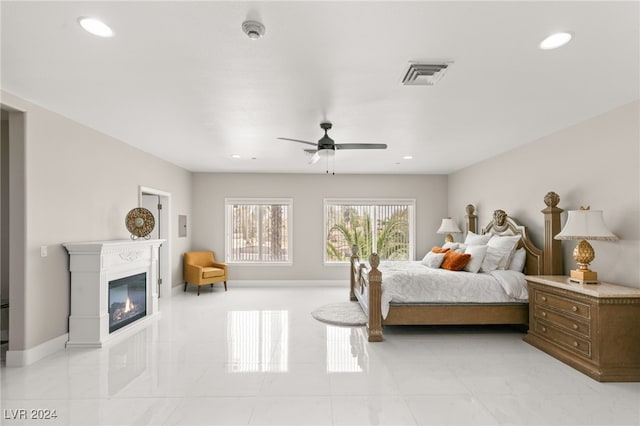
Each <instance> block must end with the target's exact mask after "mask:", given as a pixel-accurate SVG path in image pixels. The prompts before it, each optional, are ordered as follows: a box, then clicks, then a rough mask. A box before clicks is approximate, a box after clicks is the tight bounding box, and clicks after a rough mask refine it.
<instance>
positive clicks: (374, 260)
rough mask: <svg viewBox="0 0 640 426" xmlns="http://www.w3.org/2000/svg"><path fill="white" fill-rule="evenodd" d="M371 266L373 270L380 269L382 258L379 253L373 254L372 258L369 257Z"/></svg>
mask: <svg viewBox="0 0 640 426" xmlns="http://www.w3.org/2000/svg"><path fill="white" fill-rule="evenodd" d="M369 264H370V265H371V267H372V268H375V269H378V266H380V256H378V253H371V256H369Z"/></svg>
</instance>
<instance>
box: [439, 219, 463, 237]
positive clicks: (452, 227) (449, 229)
mask: <svg viewBox="0 0 640 426" xmlns="http://www.w3.org/2000/svg"><path fill="white" fill-rule="evenodd" d="M436 232H437V233H438V234H450V233H458V232H462V231H461V230H460V228H458V225H456V223H455V222H454V221H453V219H451V218H445V219H442V223H441V224H440V228H438V230H437V231H436Z"/></svg>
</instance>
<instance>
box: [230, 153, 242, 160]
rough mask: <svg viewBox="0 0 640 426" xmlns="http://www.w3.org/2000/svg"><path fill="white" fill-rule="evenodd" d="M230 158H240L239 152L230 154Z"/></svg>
mask: <svg viewBox="0 0 640 426" xmlns="http://www.w3.org/2000/svg"><path fill="white" fill-rule="evenodd" d="M231 158H236V159H238V158H240V154H231Z"/></svg>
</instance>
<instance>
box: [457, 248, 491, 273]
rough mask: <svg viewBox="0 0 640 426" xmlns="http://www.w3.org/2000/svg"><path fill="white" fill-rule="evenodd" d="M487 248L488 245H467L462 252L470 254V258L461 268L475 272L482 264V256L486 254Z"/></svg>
mask: <svg viewBox="0 0 640 426" xmlns="http://www.w3.org/2000/svg"><path fill="white" fill-rule="evenodd" d="M487 248H488V246H467V248H466V249H465V251H464V252H465V253H468V254H470V255H471V260H469V263H467V264H466V265H465V266H464V268H463V269H464V270H465V271H467V272H473V273H474V274H475V273H477V272H478V271H479V270H480V266H482V261H483V260H484V256H485V255H486V254H487Z"/></svg>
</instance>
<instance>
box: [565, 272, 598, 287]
mask: <svg viewBox="0 0 640 426" xmlns="http://www.w3.org/2000/svg"><path fill="white" fill-rule="evenodd" d="M569 281H570V282H573V283H579V284H598V283H600V281H598V273H597V272H595V271H591V270H589V269H587V270H584V269H572V270H571V277H570V278H569Z"/></svg>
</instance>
